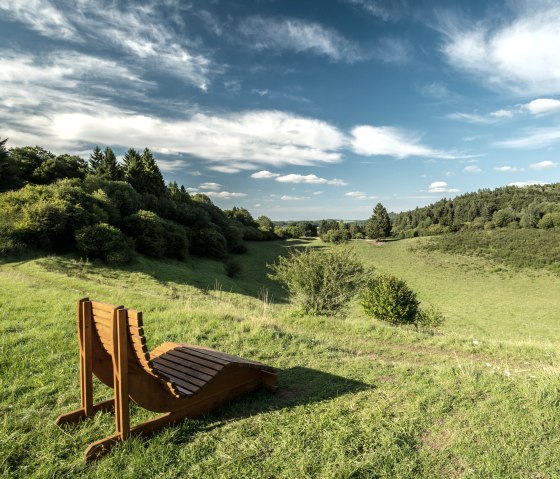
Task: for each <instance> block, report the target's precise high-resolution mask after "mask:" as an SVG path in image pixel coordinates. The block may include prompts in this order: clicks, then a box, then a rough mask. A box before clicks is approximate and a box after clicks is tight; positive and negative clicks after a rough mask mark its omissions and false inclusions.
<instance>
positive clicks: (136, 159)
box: [123, 148, 143, 192]
mask: <svg viewBox="0 0 560 479" xmlns="http://www.w3.org/2000/svg"><path fill="white" fill-rule="evenodd" d="M123 174H124V180H125V181H127V182H128V183H130V184H131V185H132V187H133V188H134V189H135V190H136V191H138V192H140V191H141V190H140V188H141V187H142V176H143V168H142V160H141V158H140V155H139V154H138V152H137V151H136V150H135V149H134V148H130V149H129V150H128V151H127V152H126V154H125V155H124V158H123Z"/></svg>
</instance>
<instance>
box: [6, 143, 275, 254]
mask: <svg viewBox="0 0 560 479" xmlns="http://www.w3.org/2000/svg"><path fill="white" fill-rule="evenodd" d="M0 211H1V212H2V215H1V217H0V256H1V255H7V254H13V253H17V252H21V251H24V250H27V249H29V248H35V249H40V250H43V251H47V252H67V251H68V252H69V251H77V252H78V253H79V254H81V255H83V256H84V257H87V258H90V259H93V258H99V259H101V260H104V261H106V262H109V263H126V262H128V261H130V260H131V259H132V257H133V255H134V253H135V252H138V253H142V254H144V255H147V256H151V257H155V258H161V257H172V258H178V259H183V258H185V257H186V256H187V255H189V254H192V255H198V256H209V257H214V258H223V257H225V256H226V255H227V254H229V253H243V252H245V251H246V246H245V244H244V242H243V240H247V239H250V240H268V239H274V238H275V237H276V236H275V234H274V232H273V231H272V229H267V228H266V227H260V225H259V223H257V222H256V221H255V220H254V219H253V217H252V216H251V214H250V213H249V212H248V211H247V210H245V209H243V208H233V209H232V210H226V211H222V210H221V209H220V208H218V207H217V206H215V205H214V204H213V203H212V201H211V200H210V198H209V197H208V196H206V195H203V194H195V195H190V194H189V193H188V192H187V191H186V189H185V187H184V186H182V185H181V186H179V185H177V183H175V182H172V183H169V184H168V185H166V184H165V182H164V180H163V176H162V174H161V171H160V170H159V168H158V166H157V163H156V161H155V159H154V157H153V155H152V153H151V151H150V150H149V149H147V148H146V149H144V151H143V152H138V151H136V150H135V149H132V148H131V149H129V150H128V151H127V153H126V154H125V156H124V159H123V162H122V163H119V162H117V159H116V156H115V154H114V153H113V151H112V150H111V148H105V149H104V150H101V149H100V148H98V147H96V148H95V149H94V150H93V152H92V153H91V155H90V157H89V159H88V160H87V161H86V160H84V159H82V158H80V157H78V156H74V155H68V154H63V155H54V154H53V153H51V152H49V151H47V150H45V149H43V148H41V147H38V146H34V147H29V146H28V147H21V148H11V149H10V150H8V149H6V140H3V141H0ZM268 221H270V220H268Z"/></svg>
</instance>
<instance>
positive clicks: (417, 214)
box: [393, 183, 560, 238]
mask: <svg viewBox="0 0 560 479" xmlns="http://www.w3.org/2000/svg"><path fill="white" fill-rule="evenodd" d="M543 220H544V221H543ZM559 225H560V183H555V184H549V185H531V186H526V187H522V188H520V187H517V186H506V187H503V188H497V189H494V190H490V189H482V190H479V191H478V192H476V193H468V194H464V195H460V196H457V197H456V198H454V199H452V200H449V199H443V200H440V201H438V202H436V203H433V204H431V205H428V206H425V207H423V208H416V209H414V210H411V211H406V212H403V213H399V214H398V215H396V217H395V219H394V222H393V234H394V235H398V236H400V237H402V238H409V237H413V236H424V235H437V234H442V233H446V232H449V231H459V230H481V229H493V228H551V227H558V226H559Z"/></svg>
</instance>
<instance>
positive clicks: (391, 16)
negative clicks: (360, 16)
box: [343, 0, 408, 22]
mask: <svg viewBox="0 0 560 479" xmlns="http://www.w3.org/2000/svg"><path fill="white" fill-rule="evenodd" d="M343 1H344V2H345V3H349V4H351V5H356V6H358V7H360V8H361V9H362V10H363V11H365V12H366V13H367V14H369V15H372V16H374V17H377V18H379V19H380V20H383V21H384V22H396V21H397V20H399V19H400V18H401V17H403V16H404V15H405V14H406V12H407V10H408V5H407V3H406V1H405V0H390V1H389V0H343Z"/></svg>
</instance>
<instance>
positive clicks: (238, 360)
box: [192, 347, 261, 366]
mask: <svg viewBox="0 0 560 479" xmlns="http://www.w3.org/2000/svg"><path fill="white" fill-rule="evenodd" d="M192 349H195V350H196V351H200V352H201V353H205V354H208V355H209V356H213V357H216V358H218V359H222V360H224V361H229V362H232V363H241V364H247V365H253V366H261V363H258V362H256V361H251V360H249V359H243V358H240V357H238V356H233V355H232V354H227V353H224V352H222V351H216V350H215V349H209V348H204V347H193V348H192Z"/></svg>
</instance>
